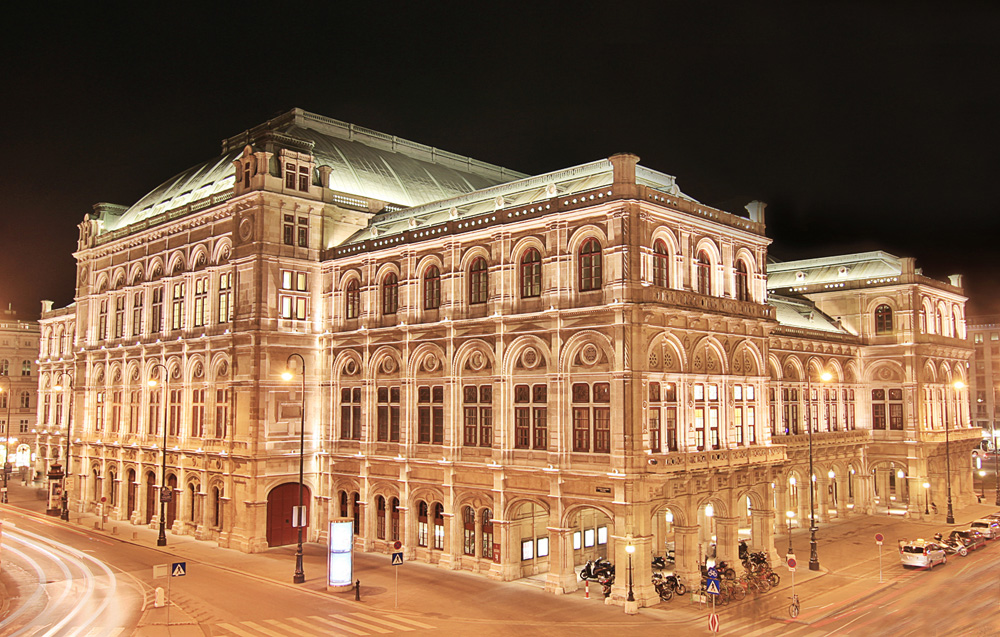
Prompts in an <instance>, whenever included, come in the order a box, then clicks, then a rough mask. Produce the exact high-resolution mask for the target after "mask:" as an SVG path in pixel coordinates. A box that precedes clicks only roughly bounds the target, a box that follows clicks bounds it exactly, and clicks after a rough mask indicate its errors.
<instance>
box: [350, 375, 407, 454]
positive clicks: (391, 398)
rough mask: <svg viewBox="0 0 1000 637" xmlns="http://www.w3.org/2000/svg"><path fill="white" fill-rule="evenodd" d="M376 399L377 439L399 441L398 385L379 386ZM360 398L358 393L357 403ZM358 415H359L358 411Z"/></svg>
mask: <svg viewBox="0 0 1000 637" xmlns="http://www.w3.org/2000/svg"><path fill="white" fill-rule="evenodd" d="M377 399H378V409H377V413H378V440H380V441H382V442H399V387H391V386H390V387H379V388H378V392H377ZM360 400H361V398H360V395H359V397H358V402H359V404H360ZM358 417H359V418H360V417H361V414H360V411H359V412H358Z"/></svg>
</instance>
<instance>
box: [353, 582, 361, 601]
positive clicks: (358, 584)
mask: <svg viewBox="0 0 1000 637" xmlns="http://www.w3.org/2000/svg"><path fill="white" fill-rule="evenodd" d="M354 601H356V602H360V601H361V580H358V581H356V582H354Z"/></svg>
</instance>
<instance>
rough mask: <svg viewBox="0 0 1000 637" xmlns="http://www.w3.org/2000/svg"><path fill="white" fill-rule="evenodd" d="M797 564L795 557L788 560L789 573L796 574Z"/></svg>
mask: <svg viewBox="0 0 1000 637" xmlns="http://www.w3.org/2000/svg"><path fill="white" fill-rule="evenodd" d="M796 564H797V562H796V561H795V558H794V557H790V558H788V570H789V571H791V572H793V573H794V572H795V565H796Z"/></svg>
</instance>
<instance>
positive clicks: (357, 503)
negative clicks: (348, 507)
mask: <svg viewBox="0 0 1000 637" xmlns="http://www.w3.org/2000/svg"><path fill="white" fill-rule="evenodd" d="M353 513H354V535H361V494H360V493H357V492H355V493H354V511H353Z"/></svg>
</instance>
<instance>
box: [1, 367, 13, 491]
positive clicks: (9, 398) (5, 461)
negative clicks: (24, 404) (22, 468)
mask: <svg viewBox="0 0 1000 637" xmlns="http://www.w3.org/2000/svg"><path fill="white" fill-rule="evenodd" d="M0 378H3V379H4V380H6V381H7V420H6V421H4V422H5V423H6V424H5V425H4V427H6V428H7V444H6V446H5V447H4V454H3V497H2V498H0V501H2V502H3V503H4V504H7V465H8V464H9V463H10V401H12V400H14V396H13V394H14V391H13V390H12V389H11V387H12V385H11V382H10V376H7V375H6V374H4V375H3V376H0ZM0 391H3V388H2V387H0Z"/></svg>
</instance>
